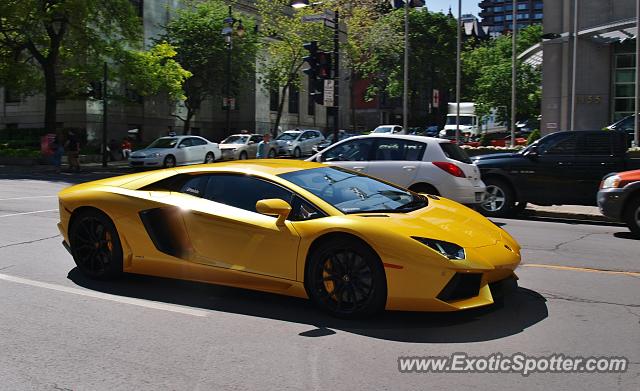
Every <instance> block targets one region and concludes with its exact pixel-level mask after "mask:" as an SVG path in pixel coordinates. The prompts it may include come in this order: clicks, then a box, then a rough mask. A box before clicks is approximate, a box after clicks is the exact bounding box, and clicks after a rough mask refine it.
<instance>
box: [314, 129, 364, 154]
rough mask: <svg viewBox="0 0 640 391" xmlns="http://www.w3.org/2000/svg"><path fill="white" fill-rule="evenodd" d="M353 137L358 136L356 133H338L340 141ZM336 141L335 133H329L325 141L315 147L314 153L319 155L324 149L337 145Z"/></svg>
mask: <svg viewBox="0 0 640 391" xmlns="http://www.w3.org/2000/svg"><path fill="white" fill-rule="evenodd" d="M353 136H357V134H356V133H349V132H347V131H346V130H340V131H338V140H337V141H340V140H345V139H348V138H349V137H353ZM335 143H336V141H334V140H333V133H329V135H328V136H327V137H326V138H325V139H324V141H322V142H321V143H319V144H317V145H316V146H314V147H313V153H318V152H320V151H322V150H323V149H325V148H327V147H328V146H329V145H332V144H335Z"/></svg>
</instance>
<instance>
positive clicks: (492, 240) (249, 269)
mask: <svg viewBox="0 0 640 391" xmlns="http://www.w3.org/2000/svg"><path fill="white" fill-rule="evenodd" d="M59 196H60V223H59V225H58V226H59V229H60V232H61V233H62V235H63V236H64V245H65V247H66V248H67V249H68V250H69V251H70V253H71V254H72V256H73V259H74V260H75V262H76V264H77V266H78V269H79V270H80V271H82V272H83V273H85V274H86V275H88V276H90V277H93V278H99V279H105V278H111V277H114V276H117V275H118V274H120V273H122V272H128V273H139V274H148V275H154V276H161V277H171V278H179V279H185V280H193V281H202V282H208V283H214V284H222V285H229V286H235V287H241V288H247V289H255V290H260V291H267V292H275V293H280V294H285V295H291V296H297V297H305V298H310V299H311V300H313V302H315V303H316V304H317V305H318V306H319V307H321V308H323V309H324V310H326V311H328V312H330V313H332V314H333V315H336V316H341V317H352V316H360V315H366V314H371V313H374V312H377V311H380V310H382V309H384V308H386V309H390V310H411V311H455V310H461V309H466V308H472V307H478V306H483V305H487V304H491V303H493V295H492V289H493V288H494V287H497V286H499V285H504V283H505V282H507V281H509V282H511V281H515V275H514V273H513V272H514V270H515V268H516V267H517V266H518V264H519V262H520V247H519V246H518V244H517V243H516V242H515V240H514V239H513V238H512V237H511V236H509V234H507V233H506V232H505V231H504V230H502V229H500V228H498V227H497V226H495V225H494V224H492V223H491V222H490V221H489V220H487V219H485V218H484V217H482V216H481V215H479V214H478V213H476V212H474V211H472V210H471V209H468V208H466V207H464V206H462V205H460V204H457V203H455V202H453V201H450V200H447V199H444V198H440V197H436V196H431V195H423V194H416V193H413V192H410V191H408V190H405V189H402V188H399V187H397V186H395V185H392V184H389V183H386V182H383V181H380V180H377V179H374V178H371V177H368V176H365V175H362V174H359V173H356V172H352V171H347V170H344V169H341V168H338V167H329V166H325V165H322V164H317V163H311V162H302V161H289V160H261V161H243V162H229V163H216V164H210V165H201V166H191V167H184V168H174V169H166V170H160V171H153V172H142V173H137V174H132V175H125V176H120V177H115V178H109V179H104V180H99V181H95V182H90V183H85V184H81V185H77V186H73V187H70V188H68V189H65V190H63V191H62V192H60V194H59ZM495 291H496V290H494V292H493V293H495Z"/></svg>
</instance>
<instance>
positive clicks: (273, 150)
mask: <svg viewBox="0 0 640 391" xmlns="http://www.w3.org/2000/svg"><path fill="white" fill-rule="evenodd" d="M268 156H269V159H275V157H276V150H275V149H273V148H271V149H270V150H269V155H268Z"/></svg>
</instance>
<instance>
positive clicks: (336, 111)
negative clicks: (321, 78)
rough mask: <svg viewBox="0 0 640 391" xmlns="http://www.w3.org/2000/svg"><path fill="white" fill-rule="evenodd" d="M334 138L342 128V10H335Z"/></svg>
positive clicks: (334, 138) (335, 140)
mask: <svg viewBox="0 0 640 391" xmlns="http://www.w3.org/2000/svg"><path fill="white" fill-rule="evenodd" d="M333 12H334V14H333V61H334V63H333V83H334V84H333V140H334V142H337V141H338V133H339V130H340V12H338V10H335V11H333Z"/></svg>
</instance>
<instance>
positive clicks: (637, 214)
mask: <svg viewBox="0 0 640 391" xmlns="http://www.w3.org/2000/svg"><path fill="white" fill-rule="evenodd" d="M624 221H625V223H627V226H628V227H629V230H630V231H631V232H632V233H633V234H634V235H635V236H638V237H640V197H636V198H635V199H632V200H631V202H630V203H629V205H627V207H626V208H625V210H624Z"/></svg>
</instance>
